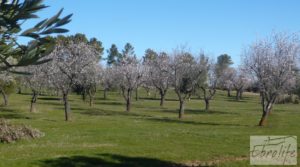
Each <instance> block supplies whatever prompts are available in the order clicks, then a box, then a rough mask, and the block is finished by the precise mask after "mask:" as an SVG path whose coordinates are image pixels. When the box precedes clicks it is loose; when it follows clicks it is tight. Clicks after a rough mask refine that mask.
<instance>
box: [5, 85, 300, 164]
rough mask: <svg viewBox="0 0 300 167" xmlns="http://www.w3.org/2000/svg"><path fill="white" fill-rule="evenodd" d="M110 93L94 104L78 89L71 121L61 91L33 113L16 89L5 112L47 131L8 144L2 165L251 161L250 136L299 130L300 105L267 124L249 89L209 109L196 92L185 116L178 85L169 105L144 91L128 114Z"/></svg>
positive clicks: (277, 111)
mask: <svg viewBox="0 0 300 167" xmlns="http://www.w3.org/2000/svg"><path fill="white" fill-rule="evenodd" d="M108 97H109V99H107V100H104V99H102V92H101V91H99V93H98V94H97V98H96V99H95V105H94V106H93V107H89V105H88V103H84V102H82V100H81V99H80V96H78V95H75V94H72V95H71V97H70V99H71V108H72V118H71V119H72V120H71V121H69V122H65V121H64V112H63V104H62V102H61V101H60V99H59V98H58V97H55V96H40V97H39V99H38V104H37V109H38V112H37V113H29V102H30V95H28V94H22V95H19V94H14V95H11V96H10V104H9V106H8V107H1V108H0V110H1V111H0V117H2V118H6V119H7V120H9V121H10V122H12V123H14V124H25V125H30V126H31V127H34V128H37V129H39V130H40V131H42V132H44V133H45V136H44V137H42V138H39V139H34V140H21V141H18V142H16V143H12V144H6V143H1V144H0V153H1V154H0V166H4V167H13V166H44V167H52V166H53V167H54V166H58V167H65V166H79V167H87V166H101V167H115V166H128V167H152V166H167V167H168V166H170V167H171V166H172V167H174V166H175V167H176V166H192V165H199V166H200V165H203V166H205V165H210V164H214V162H220V164H219V166H249V159H248V154H249V136H250V135H296V136H300V130H299V121H300V111H299V107H300V105H299V104H298V105H296V104H284V105H276V106H275V107H274V111H273V113H272V115H271V116H270V117H269V119H268V125H267V126H266V127H258V126H256V125H257V124H258V121H259V118H260V115H261V108H260V104H259V96H257V95H255V94H250V93H246V94H245V95H244V99H243V100H242V101H240V102H236V101H235V99H234V97H230V98H229V97H226V95H225V93H223V92H220V91H219V92H218V94H217V96H216V97H215V99H214V100H213V101H212V102H211V111H210V112H204V110H203V109H204V102H203V101H201V100H199V99H196V98H192V99H191V100H190V101H187V103H186V107H185V109H186V110H185V111H186V112H185V116H184V118H183V119H182V120H179V119H178V118H177V117H178V113H177V109H178V106H179V104H178V101H176V96H175V94H174V93H173V92H172V91H171V90H170V91H169V94H168V97H167V101H166V102H165V107H164V108H161V107H159V100H158V99H155V98H154V93H152V94H151V96H150V97H148V96H146V93H144V92H142V91H141V92H140V99H139V101H135V100H134V99H133V105H132V111H131V112H130V113H126V112H124V110H125V103H124V101H123V99H122V98H121V96H120V95H119V93H118V92H109V96H108ZM157 97H158V96H157ZM298 145H299V144H298ZM298 151H299V147H298ZM298 162H300V161H299V158H298ZM180 164H181V165H180Z"/></svg>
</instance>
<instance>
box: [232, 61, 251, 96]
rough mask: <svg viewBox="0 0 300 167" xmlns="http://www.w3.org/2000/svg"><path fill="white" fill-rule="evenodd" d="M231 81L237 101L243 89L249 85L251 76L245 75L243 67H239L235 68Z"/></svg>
mask: <svg viewBox="0 0 300 167" xmlns="http://www.w3.org/2000/svg"><path fill="white" fill-rule="evenodd" d="M232 83H233V87H234V89H235V91H236V100H237V101H239V100H241V98H242V94H243V92H244V90H245V89H246V88H247V87H248V86H250V85H251V77H250V76H249V75H247V72H246V71H245V69H243V68H241V67H240V68H238V69H237V70H235V72H234V77H233V82H232Z"/></svg>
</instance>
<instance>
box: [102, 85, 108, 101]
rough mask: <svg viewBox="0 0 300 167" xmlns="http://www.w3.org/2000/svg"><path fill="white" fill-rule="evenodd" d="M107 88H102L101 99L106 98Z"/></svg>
mask: <svg viewBox="0 0 300 167" xmlns="http://www.w3.org/2000/svg"><path fill="white" fill-rule="evenodd" d="M107 91H108V90H107V88H104V90H103V99H104V100H106V99H107Z"/></svg>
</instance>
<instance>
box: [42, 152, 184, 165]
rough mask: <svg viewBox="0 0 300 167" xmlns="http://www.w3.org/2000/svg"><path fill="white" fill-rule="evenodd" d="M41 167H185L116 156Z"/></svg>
mask: <svg viewBox="0 0 300 167" xmlns="http://www.w3.org/2000/svg"><path fill="white" fill-rule="evenodd" d="M39 164H40V165H41V166H42V167H96V166H97V167H187V166H185V165H182V164H177V163H174V162H170V161H163V160H159V159H154V158H146V157H127V156H123V155H117V154H98V155H96V156H71V157H61V158H57V159H49V160H43V161H40V162H39Z"/></svg>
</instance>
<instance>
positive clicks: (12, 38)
mask: <svg viewBox="0 0 300 167" xmlns="http://www.w3.org/2000/svg"><path fill="white" fill-rule="evenodd" d="M45 8H47V6H45V5H44V4H43V1H42V0H24V1H19V0H0V70H1V71H16V69H14V68H15V67H20V66H27V65H32V64H41V63H44V62H46V61H49V60H47V59H44V60H40V59H41V58H42V57H44V56H46V55H47V54H49V53H50V52H51V51H52V50H53V47H54V44H55V43H54V41H53V40H52V38H49V37H48V35H50V34H54V33H65V32H67V31H68V30H66V29H63V28H61V27H62V26H63V25H65V24H67V23H69V22H70V21H71V20H70V18H71V16H72V15H68V16H66V17H64V18H60V15H61V13H62V10H60V11H59V12H58V13H57V14H56V15H54V16H53V17H51V18H49V19H44V20H42V21H40V22H39V23H38V24H36V25H34V26H33V27H32V28H29V29H27V30H22V27H21V25H22V24H23V23H24V22H26V21H28V20H32V19H35V18H38V15H37V12H39V11H41V10H42V9H45ZM20 36H22V37H27V38H28V39H31V42H30V43H28V45H26V46H25V45H21V44H20V43H19V41H18V37H20ZM11 60H14V61H11Z"/></svg>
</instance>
